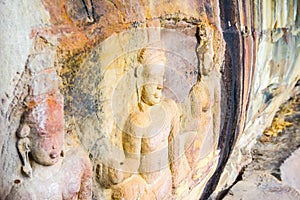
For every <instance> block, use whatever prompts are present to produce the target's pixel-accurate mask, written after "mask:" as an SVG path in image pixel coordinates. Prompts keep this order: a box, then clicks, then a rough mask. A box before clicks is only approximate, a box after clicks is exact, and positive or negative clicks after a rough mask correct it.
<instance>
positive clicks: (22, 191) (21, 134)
mask: <svg viewBox="0 0 300 200" xmlns="http://www.w3.org/2000/svg"><path fill="white" fill-rule="evenodd" d="M26 104H27V110H26V111H25V112H24V114H23V118H22V121H21V125H20V130H19V131H18V132H17V136H18V142H17V148H18V151H19V154H20V157H21V162H22V168H21V170H22V173H23V174H24V175H25V177H24V179H23V180H21V182H20V183H17V184H15V185H14V186H13V188H12V190H11V192H10V194H9V195H8V196H7V197H6V199H7V200H19V199H24V200H25V199H26V200H27V199H36V200H39V199H53V200H56V199H66V200H68V199H82V200H87V199H91V183H92V181H91V174H92V167H91V163H90V160H89V158H88V156H87V155H86V153H85V152H84V150H83V149H82V148H81V146H80V145H76V146H68V145H65V146H64V111H63V96H62V95H61V94H60V93H59V91H54V92H51V93H46V94H41V95H38V96H29V97H28V98H27V101H26Z"/></svg>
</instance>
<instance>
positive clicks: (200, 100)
mask: <svg viewBox="0 0 300 200" xmlns="http://www.w3.org/2000/svg"><path fill="white" fill-rule="evenodd" d="M207 30H210V29H208V28H207V27H204V26H201V27H200V29H199V39H200V41H199V46H198V48H197V53H198V55H199V60H200V66H199V69H198V73H199V74H198V80H197V82H196V84H195V85H194V86H193V88H192V89H191V92H190V95H189V98H190V103H191V119H190V126H191V128H192V129H193V130H195V131H196V134H194V135H193V137H192V138H190V141H189V142H188V143H187V145H188V146H187V147H186V148H187V150H186V156H187V158H188V161H189V164H190V167H191V168H192V169H194V170H193V175H192V178H193V179H194V181H196V182H197V181H200V180H201V177H203V176H204V175H205V174H203V173H206V170H209V168H210V166H211V160H212V159H213V156H214V154H215V153H216V152H217V143H218V137H219V131H220V119H221V110H220V82H219V81H220V78H221V77H220V74H219V72H217V70H218V69H217V67H216V66H215V64H214V62H213V56H214V52H213V45H212V34H213V31H212V30H210V31H207ZM208 157H209V158H208ZM207 158H208V159H207ZM204 162H206V163H204Z"/></svg>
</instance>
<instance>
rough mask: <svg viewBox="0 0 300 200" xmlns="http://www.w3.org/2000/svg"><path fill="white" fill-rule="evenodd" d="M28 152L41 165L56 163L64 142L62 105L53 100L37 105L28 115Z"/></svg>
mask: <svg viewBox="0 0 300 200" xmlns="http://www.w3.org/2000/svg"><path fill="white" fill-rule="evenodd" d="M29 118H30V122H31V124H30V127H31V129H30V135H29V136H28V137H29V138H30V141H31V145H30V151H31V156H32V158H33V159H34V160H35V161H36V162H37V163H39V164H42V165H53V164H55V163H56V162H58V160H59V158H60V155H61V152H62V148H63V142H64V112H63V103H62V102H57V101H56V100H55V99H48V100H46V102H44V103H42V104H39V105H37V106H36V107H35V108H34V109H33V110H32V111H31V113H30V115H29Z"/></svg>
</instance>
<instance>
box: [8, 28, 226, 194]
mask: <svg viewBox="0 0 300 200" xmlns="http://www.w3.org/2000/svg"><path fill="white" fill-rule="evenodd" d="M190 32H192V33H195V32H196V30H195V29H193V30H190ZM198 32H199V37H198V43H197V41H196V38H195V37H194V34H190V35H189V34H187V33H185V34H184V33H181V32H178V31H176V30H169V29H160V28H155V29H140V30H138V29H136V30H134V31H129V32H124V33H120V34H119V35H114V36H112V37H111V38H108V39H107V40H106V41H105V42H103V43H102V44H101V45H100V46H99V48H95V50H94V51H93V52H92V54H91V57H90V58H88V59H87V60H86V61H85V62H84V63H83V66H82V67H81V69H82V71H79V72H78V73H77V74H76V77H75V82H74V88H72V92H73V93H72V95H71V96H72V98H70V99H72V102H68V105H69V104H70V105H71V106H72V108H71V109H70V108H68V109H67V112H66V113H64V98H63V96H62V94H61V93H60V91H59V90H58V86H59V83H58V82H59V81H58V80H57V74H56V72H55V71H53V70H44V71H42V72H40V73H38V74H35V76H34V77H33V79H32V85H31V90H30V94H29V95H28V97H27V99H26V102H25V104H26V109H25V112H24V114H23V117H22V119H21V123H20V127H19V130H18V131H17V140H18V141H17V145H16V147H17V149H18V153H19V156H20V158H21V160H20V163H21V165H20V170H21V172H22V175H23V178H22V180H21V181H20V182H18V183H16V184H15V185H14V186H13V188H12V190H11V192H10V194H9V195H8V197H7V198H6V199H9V200H10V199H92V192H91V191H92V190H93V199H126V200H131V199H132V200H135V199H174V198H182V199H184V197H186V198H188V194H189V193H190V192H191V191H192V190H193V189H194V188H195V187H198V186H199V185H200V186H201V187H204V185H205V183H206V182H207V181H208V180H209V178H210V177H211V175H212V173H214V169H215V167H216V165H217V160H218V149H217V145H218V137H219V132H220V129H221V107H220V95H221V94H220V91H221V76H220V72H219V70H220V69H219V65H218V64H216V63H215V62H214V60H215V57H216V56H217V54H215V53H214V50H213V42H212V40H213V37H214V36H213V35H214V30H213V29H211V28H209V27H204V26H200V27H199V31H198ZM195 48H196V51H195ZM197 63H199V64H198V65H197ZM91 80H94V81H91ZM65 119H66V120H67V121H66V122H67V124H72V125H73V127H72V128H71V129H72V130H69V131H68V133H66V131H65V129H66V125H65ZM73 132H74V133H73ZM77 135H78V139H79V140H78V139H76V136H77ZM73 137H75V138H73ZM81 143H82V145H83V148H82V147H81ZM86 151H87V152H89V156H87V155H86ZM90 159H91V161H92V162H90ZM91 163H92V164H93V170H92V165H91ZM92 178H93V179H92ZM92 182H93V188H92ZM198 190H199V189H198ZM199 195H200V194H199Z"/></svg>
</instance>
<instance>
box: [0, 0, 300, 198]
mask: <svg viewBox="0 0 300 200" xmlns="http://www.w3.org/2000/svg"><path fill="white" fill-rule="evenodd" d="M269 8H273V9H271V10H270V11H269ZM0 9H1V12H0V13H1V14H0V15H1V28H2V30H3V31H2V33H1V39H0V44H1V53H0V56H1V60H2V61H3V62H2V67H1V79H2V80H1V89H0V98H1V116H0V117H1V120H0V128H1V138H2V139H1V140H0V146H1V161H0V166H1V167H0V169H1V171H0V176H1V178H2V182H1V183H0V184H1V185H0V186H1V189H0V196H1V198H2V197H5V196H6V195H7V194H8V193H9V192H10V190H11V187H12V186H13V185H15V184H18V183H19V180H21V182H23V181H26V180H27V179H26V178H24V177H23V174H22V173H21V171H20V167H21V164H22V163H21V161H20V158H19V154H18V152H17V148H16V142H17V137H16V132H17V129H18V127H19V124H20V118H21V116H22V113H23V112H24V110H25V105H24V99H25V97H26V96H27V95H28V87H30V86H32V85H33V83H32V81H31V80H32V78H34V77H35V76H37V75H38V74H39V73H40V72H41V71H43V70H45V69H49V68H50V69H54V70H56V72H57V74H58V75H59V76H60V78H61V82H62V84H61V85H60V90H61V93H63V94H64V99H65V100H64V102H65V120H66V127H65V132H66V135H65V137H66V141H67V144H66V146H68V145H70V144H71V143H74V141H75V143H77V139H74V136H73V134H72V133H74V134H75V135H76V136H77V137H78V139H79V141H80V143H81V144H82V145H83V148H84V149H85V150H86V152H87V153H89V155H90V159H91V161H92V164H93V165H94V166H93V167H94V168H93V180H94V181H93V195H94V198H95V199H96V198H104V197H108V196H111V195H110V192H111V188H109V187H107V181H105V180H107V177H105V173H104V172H102V171H101V170H103V168H102V167H101V166H102V165H101V163H102V164H103V163H105V164H107V163H106V162H108V161H107V160H108V159H109V158H114V159H116V160H117V161H119V160H121V159H123V158H124V155H123V152H120V151H119V150H120V149H118V150H117V151H114V150H112V149H113V147H114V146H113V145H115V146H116V147H120V145H121V144H120V138H119V137H120V136H119V135H117V134H115V135H114V134H112V133H114V131H115V130H116V127H118V126H123V124H124V123H125V122H124V117H123V118H122V117H121V118H120V119H119V118H118V117H119V116H122V115H123V114H124V113H128V110H129V108H134V105H135V104H136V103H137V102H136V100H135V99H137V98H136V96H135V95H136V94H135V93H134V92H133V91H134V90H135V81H134V80H135V78H134V77H135V73H134V66H136V65H138V61H137V58H136V55H137V52H138V50H139V49H141V48H143V47H144V46H146V45H147V44H149V43H151V42H154V41H157V40H160V41H163V42H164V44H165V47H164V50H165V51H166V52H167V53H166V58H167V66H171V67H168V68H167V70H166V72H165V79H166V81H165V82H164V85H166V87H165V88H166V89H165V90H164V92H163V93H164V95H165V96H166V97H167V98H169V99H173V100H174V101H175V102H176V104H177V105H178V107H179V108H180V112H181V114H182V115H183V116H188V115H185V113H184V112H185V111H186V108H187V107H188V105H189V104H188V103H187V98H188V95H189V91H190V90H192V87H193V85H195V84H196V82H197V76H198V72H199V71H200V72H201V74H202V77H203V80H205V83H206V84H208V83H211V82H209V81H211V80H216V79H215V78H213V76H212V75H205V74H206V72H205V70H204V71H203V69H202V67H205V66H206V67H208V66H210V67H208V68H214V69H216V71H217V77H218V80H219V81H212V83H213V82H217V83H220V84H219V86H217V87H216V88H218V89H219V90H220V91H221V92H220V93H219V94H220V103H221V105H222V106H221V110H220V111H219V112H218V113H217V114H219V118H220V120H221V123H220V131H219V132H218V133H219V134H218V135H217V137H218V139H219V144H218V149H219V151H217V152H218V153H216V154H214V155H213V156H212V158H207V159H203V160H204V161H203V162H202V166H200V169H202V170H204V171H202V172H201V173H202V174H205V175H204V176H202V177H201V178H200V181H198V182H196V185H192V186H191V185H189V184H186V183H182V184H181V187H180V189H179V190H178V191H177V193H175V194H173V195H175V197H176V198H178V199H182V198H183V197H186V198H187V199H197V198H199V197H200V196H201V195H202V199H207V197H208V196H210V195H211V193H213V192H214V191H215V192H214V194H213V196H216V195H217V194H218V192H220V191H222V190H224V189H226V188H227V187H228V186H230V185H231V184H232V183H233V182H234V180H235V179H236V177H237V175H238V173H239V171H240V170H241V168H242V167H243V166H244V165H245V164H247V163H248V162H249V161H250V160H251V155H250V148H251V146H252V145H253V144H254V143H255V141H256V138H257V137H258V136H259V135H260V134H261V133H262V131H263V129H264V128H265V127H266V126H268V125H269V124H270V123H271V120H272V118H273V116H274V114H275V111H276V109H277V108H278V107H279V105H280V104H281V103H282V102H284V100H286V99H287V98H288V97H289V95H290V94H291V92H292V90H293V87H294V85H295V83H296V81H297V80H298V79H299V76H300V69H299V67H297V66H299V64H300V63H299V62H300V58H299V50H300V49H299V47H298V43H299V23H300V19H299V10H300V5H299V3H298V2H297V1H292V2H287V1H283V0H282V1H277V2H273V1H267V0H263V1H254V2H246V1H238V0H236V1H214V0H210V1H193V0H185V1H171V2H170V1H91V0H89V1H88V0H82V1H81V0H73V1H69V0H64V1H50V0H49V1H48V0H43V1H39V0H26V1H22V2H18V3H16V2H11V1H2V2H1V4H0ZM202 31H204V33H202ZM207 39H208V40H207ZM201 47H204V50H203V49H201ZM199 66H200V67H199ZM212 66H213V67H212ZM174 71H175V72H176V73H174ZM181 77H185V78H181ZM37 84H39V83H37ZM45 87H46V86H45ZM211 87H212V86H211ZM126 91H129V92H126ZM111 103H112V104H113V106H111ZM123 105H127V106H126V107H124V106H123ZM115 108H118V109H117V110H116V109H115ZM125 116H126V114H125ZM116 117H117V120H116ZM125 120H126V119H125ZM184 120H185V119H184V118H183V122H181V130H187V129H184V127H186V122H185V121H184ZM113 121H117V122H119V123H120V124H121V125H120V124H119V125H118V124H117V125H116V124H115V123H114V122H113ZM183 133H186V132H183ZM182 135H184V134H182ZM103 138H104V139H103ZM185 139H186V138H184V137H183V138H181V141H184V140H185ZM68 142H69V143H70V144H69V143H68ZM112 144H113V145H112ZM116 152H117V153H116ZM228 159H229V160H228ZM99 162H100V164H99ZM203 163H204V164H203ZM109 164H110V165H112V166H114V165H115V164H114V163H109ZM201 167H202V168H201ZM206 168H207V169H206ZM117 169H118V168H117ZM205 169H206V171H205ZM198 175H199V174H198ZM115 178H117V177H115ZM110 181H112V180H110ZM126 181H129V183H128V182H126ZM126 181H124V182H122V183H121V184H120V185H118V187H117V188H119V190H120V191H122V188H123V190H126V183H127V185H129V184H130V183H132V182H135V181H136V184H137V185H139V184H140V185H143V184H144V183H143V181H141V180H140V178H136V177H134V176H133V178H131V179H126ZM130 181H132V182H130ZM112 182H114V181H112ZM113 185H115V183H114V184H113ZM144 185H145V184H144ZM188 187H190V188H188ZM124 188H125V189H124ZM141 188H143V186H141ZM203 191H204V192H203ZM133 193H134V192H133ZM133 193H130V191H129V193H128V194H129V195H131V196H132V195H133ZM187 193H189V195H187ZM128 194H127V195H128ZM113 197H114V198H116V199H118V198H120V197H118V195H115V196H113ZM173 197H174V196H173ZM131 198H132V199H134V197H131Z"/></svg>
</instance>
